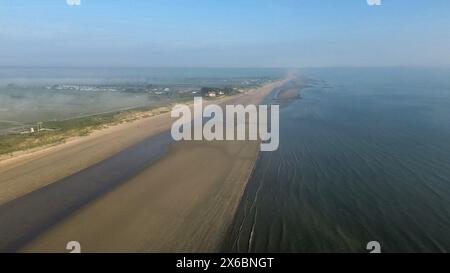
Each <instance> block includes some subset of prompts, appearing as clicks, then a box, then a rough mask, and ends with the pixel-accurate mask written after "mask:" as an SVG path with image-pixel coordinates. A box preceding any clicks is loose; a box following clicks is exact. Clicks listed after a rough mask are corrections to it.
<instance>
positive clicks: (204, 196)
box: [0, 80, 285, 252]
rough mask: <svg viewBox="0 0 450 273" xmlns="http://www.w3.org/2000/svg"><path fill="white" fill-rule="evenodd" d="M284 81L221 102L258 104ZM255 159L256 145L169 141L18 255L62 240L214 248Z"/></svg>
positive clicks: (131, 248)
mask: <svg viewBox="0 0 450 273" xmlns="http://www.w3.org/2000/svg"><path fill="white" fill-rule="evenodd" d="M283 82H285V80H283V81H279V82H274V83H271V84H269V85H267V86H264V87H262V88H258V90H253V91H252V92H249V93H247V94H244V95H241V96H237V97H232V98H230V99H228V100H226V101H224V102H228V103H233V101H234V103H242V104H247V103H255V104H256V103H260V102H261V101H262V99H263V98H265V97H266V96H267V95H268V94H270V93H271V92H272V91H273V90H274V88H276V86H277V85H280V84H281V83H283ZM214 102H216V101H214ZM258 154H259V142H258V141H245V142H244V141H212V142H207V141H198V142H195V141H192V142H189V141H188V142H178V143H174V144H171V145H170V147H169V151H168V152H167V153H166V154H165V155H163V156H162V158H161V159H159V160H157V161H156V162H154V163H152V164H150V165H149V166H148V167H147V168H145V169H143V170H142V171H140V172H139V173H137V174H136V175H135V176H134V177H132V178H131V179H127V181H125V182H124V183H120V184H119V185H118V186H117V187H114V188H113V189H111V190H110V191H108V192H106V193H104V194H102V195H101V196H99V197H96V198H95V199H94V200H92V201H89V202H88V203H87V204H85V205H83V206H82V207H81V208H79V209H76V210H75V211H74V212H73V213H70V214H69V215H68V216H67V217H64V218H63V219H62V221H58V222H57V223H55V224H53V225H51V227H50V228H49V229H46V230H45V231H44V232H43V233H40V232H39V233H40V235H38V236H37V237H36V238H35V239H34V240H32V241H31V242H29V243H28V244H26V245H25V247H24V248H22V249H20V251H24V252H65V251H66V250H65V244H64V242H65V241H66V240H74V239H76V238H79V240H80V241H81V242H82V245H83V248H84V249H85V251H86V252H103V251H112V252H114V251H125V252H135V251H139V252H149V251H150V252H154V251H156V252H172V251H180V252H190V251H194V252H201V251H207V252H212V251H218V250H219V247H220V245H221V241H222V240H223V238H224V236H225V234H226V230H227V228H228V226H229V225H230V224H231V221H232V219H233V216H234V213H235V211H236V209H237V206H238V204H239V202H240V199H241V197H242V194H243V192H244V189H245V185H246V183H247V181H248V180H249V177H250V175H251V171H252V170H253V168H254V166H255V163H256V159H257V157H258ZM58 183H59V182H56V183H54V184H52V186H55V187H56V186H57V185H58ZM0 185H1V184H0ZM26 197H27V195H25V196H24V199H25V200H26ZM0 208H1V207H0ZM0 216H1V214H0ZM205 221H206V223H208V224H207V225H205V224H204V223H205ZM19 222H20V221H19ZM112 223H114V224H112ZM150 231H151V232H150ZM100 234H101V236H100V237H99V235H100ZM69 238H72V239H69Z"/></svg>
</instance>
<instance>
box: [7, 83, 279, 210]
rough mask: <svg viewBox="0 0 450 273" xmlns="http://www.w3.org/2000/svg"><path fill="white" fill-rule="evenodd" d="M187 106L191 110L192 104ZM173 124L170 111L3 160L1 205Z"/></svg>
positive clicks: (220, 101) (249, 91)
mask: <svg viewBox="0 0 450 273" xmlns="http://www.w3.org/2000/svg"><path fill="white" fill-rule="evenodd" d="M269 85H270V84H269ZM252 92H255V90H254V89H251V90H248V91H246V92H245V93H242V94H237V95H234V96H229V97H223V98H218V99H215V100H212V101H207V102H206V103H205V105H206V104H208V103H224V102H227V101H230V100H234V99H237V98H240V97H243V96H246V95H248V94H249V93H250V94H251V93H252ZM187 104H188V105H190V107H192V102H188V103H187ZM165 107H168V106H165ZM143 114H144V115H145V113H143ZM172 122H173V119H172V118H171V117H170V109H169V110H168V111H166V112H163V113H160V114H157V115H151V116H144V117H142V118H138V119H136V120H133V121H131V122H124V123H119V124H115V125H111V126H108V127H106V128H102V129H98V130H94V131H93V132H92V133H90V134H89V135H87V136H77V137H72V138H70V139H68V140H67V141H66V142H64V143H57V144H53V145H47V146H42V147H38V148H35V149H32V150H27V151H22V152H17V153H15V154H14V156H12V157H11V156H4V157H3V160H0V205H1V204H4V203H6V202H8V201H11V200H13V199H16V198H18V197H20V196H23V195H25V194H27V193H30V192H32V191H34V190H37V189H39V188H41V187H44V186H46V185H49V184H51V183H53V182H55V181H58V180H60V179H63V178H64V177H67V176H70V175H73V174H75V173H77V172H79V171H82V170H83V169H85V168H88V167H89V166H92V165H94V164H96V163H98V162H101V161H102V160H105V159H107V158H109V157H111V156H113V155H114V154H116V153H118V152H120V151H122V150H125V149H126V148H128V147H131V146H132V145H133V144H135V143H138V142H140V141H142V140H144V139H147V138H149V137H152V136H155V135H157V134H159V133H162V132H164V131H166V130H169V129H170V126H171V124H172ZM105 143H107V145H105ZM0 159H1V157H0ZM74 159H76V160H74Z"/></svg>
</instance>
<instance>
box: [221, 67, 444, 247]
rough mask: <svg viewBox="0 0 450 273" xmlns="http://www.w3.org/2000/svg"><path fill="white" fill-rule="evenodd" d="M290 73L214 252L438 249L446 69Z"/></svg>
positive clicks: (441, 236) (441, 218)
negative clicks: (291, 86)
mask: <svg viewBox="0 0 450 273" xmlns="http://www.w3.org/2000/svg"><path fill="white" fill-rule="evenodd" d="M298 74H299V75H300V77H302V78H304V79H305V82H306V81H310V82H311V80H313V83H314V84H308V85H306V86H305V87H304V88H301V89H299V94H300V96H301V98H300V99H298V100H295V101H292V102H290V103H288V104H284V105H281V108H280V146H279V149H278V150H276V151H274V152H261V153H260V155H259V159H258V161H257V163H256V167H255V169H254V170H253V173H252V176H251V178H250V180H249V182H248V185H247V188H246V190H245V192H244V196H243V198H242V201H241V203H240V205H239V208H238V211H237V213H236V215H235V219H234V221H233V224H232V226H231V227H230V229H229V232H228V234H227V238H226V239H225V240H224V243H223V248H222V250H223V251H226V252H369V251H370V250H372V249H371V248H368V243H369V242H371V241H375V242H376V243H378V244H379V245H380V250H381V252H449V251H450V69H448V68H321V69H319V68H316V69H303V70H299V73H298Z"/></svg>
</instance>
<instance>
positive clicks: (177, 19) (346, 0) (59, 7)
mask: <svg viewBox="0 0 450 273" xmlns="http://www.w3.org/2000/svg"><path fill="white" fill-rule="evenodd" d="M67 1H69V2H74V3H76V2H77V1H80V5H69V4H68V3H67ZM371 1H374V0H371ZM376 1H381V5H369V4H368V3H367V0H271V1H269V0H32V1H31V0H0V66H76V67H80V66H81V67H86V66H87V67H330V66H331V67H334V66H352V67H355V66H356V67H359V66H364V67H365V66H450V1H448V0H376ZM376 1H375V2H376Z"/></svg>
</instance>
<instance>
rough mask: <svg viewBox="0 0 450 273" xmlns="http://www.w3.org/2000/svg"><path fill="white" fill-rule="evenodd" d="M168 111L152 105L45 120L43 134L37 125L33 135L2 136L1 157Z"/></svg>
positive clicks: (0, 141)
mask: <svg viewBox="0 0 450 273" xmlns="http://www.w3.org/2000/svg"><path fill="white" fill-rule="evenodd" d="M167 111H168V108H167V109H166V108H163V107H162V106H152V107H141V108H136V109H131V110H125V111H118V112H112V113H104V114H98V115H92V116H87V117H81V118H73V119H67V120H56V121H46V122H43V123H42V125H41V128H43V130H41V131H38V130H37V125H36V126H34V127H33V128H34V130H35V132H34V133H20V134H19V133H17V134H7V135H0V155H4V154H10V153H12V152H16V151H22V150H29V149H33V148H36V147H39V146H44V145H51V144H57V143H63V142H65V141H66V140H67V139H68V138H71V137H77V136H87V135H89V134H90V133H91V132H92V131H94V130H97V129H102V128H106V127H107V126H110V125H115V124H119V123H124V122H130V121H133V120H136V119H140V118H144V117H149V116H152V115H155V114H158V113H161V112H167ZM30 128H31V127H30Z"/></svg>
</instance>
